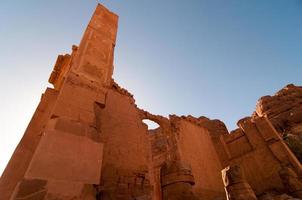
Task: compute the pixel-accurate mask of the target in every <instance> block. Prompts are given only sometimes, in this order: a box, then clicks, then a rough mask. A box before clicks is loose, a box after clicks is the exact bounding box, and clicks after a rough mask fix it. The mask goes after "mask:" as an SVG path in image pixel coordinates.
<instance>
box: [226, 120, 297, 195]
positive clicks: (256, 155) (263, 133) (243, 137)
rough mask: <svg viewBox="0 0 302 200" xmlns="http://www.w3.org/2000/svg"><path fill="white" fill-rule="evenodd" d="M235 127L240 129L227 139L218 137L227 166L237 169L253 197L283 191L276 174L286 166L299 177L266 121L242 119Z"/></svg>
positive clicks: (289, 153)
mask: <svg viewBox="0 0 302 200" xmlns="http://www.w3.org/2000/svg"><path fill="white" fill-rule="evenodd" d="M238 125H239V127H240V128H239V129H237V130H235V131H233V132H232V133H231V134H230V135H222V136H221V137H222V140H221V146H222V147H224V148H225V150H226V152H227V153H228V157H229V165H239V166H241V168H242V170H243V172H244V174H245V176H246V180H247V182H248V183H249V184H250V185H251V187H252V189H253V190H254V191H255V193H256V195H260V194H262V193H263V192H265V191H269V190H276V191H284V185H283V183H282V180H281V178H280V176H279V171H280V170H281V169H282V167H283V166H285V165H286V166H290V167H292V168H293V169H294V170H295V172H296V173H297V174H301V166H300V164H299V162H298V160H297V159H296V157H295V156H294V155H293V154H292V152H291V151H290V150H289V148H288V147H287V146H286V144H285V143H284V142H283V140H282V138H281V137H280V136H279V134H278V133H277V132H276V130H275V129H274V128H273V126H272V125H271V123H270V122H269V121H268V120H267V119H266V118H264V117H263V118H258V119H257V120H256V121H253V120H252V119H251V118H245V119H242V120H240V121H239V122H238Z"/></svg>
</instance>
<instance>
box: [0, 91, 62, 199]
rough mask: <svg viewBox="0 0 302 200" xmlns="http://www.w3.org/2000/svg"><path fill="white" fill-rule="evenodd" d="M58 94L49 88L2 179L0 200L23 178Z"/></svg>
mask: <svg viewBox="0 0 302 200" xmlns="http://www.w3.org/2000/svg"><path fill="white" fill-rule="evenodd" d="M57 96H58V92H57V91H56V90H53V89H51V88H47V89H46V91H45V93H44V94H43V95H42V98H41V101H40V103H39V105H38V107H37V109H36V111H35V113H34V115H33V117H32V119H31V121H30V123H29V125H28V127H27V129H26V131H25V133H24V135H23V137H22V139H21V141H20V142H19V144H18V146H17V148H16V149H15V151H14V153H13V155H12V158H11V159H10V161H9V163H8V164H7V166H6V168H5V170H4V172H3V174H2V176H1V179H0V194H1V195H0V199H1V200H7V199H9V197H10V196H11V194H12V193H13V190H14V188H15V187H16V186H17V184H18V182H19V181H20V180H21V179H22V178H23V176H24V174H25V172H26V169H27V168H28V165H29V163H30V161H31V159H32V156H33V154H34V152H35V150H36V148H37V145H38V144H39V142H40V139H41V136H42V133H43V131H44V128H45V125H46V123H47V121H48V118H49V117H50V114H51V110H52V108H53V106H54V103H55V101H56V99H57Z"/></svg>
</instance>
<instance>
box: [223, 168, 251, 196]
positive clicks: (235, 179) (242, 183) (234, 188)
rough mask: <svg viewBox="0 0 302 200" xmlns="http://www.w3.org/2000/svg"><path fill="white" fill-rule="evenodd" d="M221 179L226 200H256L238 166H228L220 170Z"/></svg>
mask: <svg viewBox="0 0 302 200" xmlns="http://www.w3.org/2000/svg"><path fill="white" fill-rule="evenodd" d="M222 179H223V183H224V186H225V192H226V196H227V199H228V200H257V197H256V195H255V193H254V191H253V189H252V188H251V186H250V185H249V184H248V182H247V181H246V179H245V177H244V174H243V172H242V170H241V168H240V166H238V165H234V166H228V167H226V168H225V169H223V170H222Z"/></svg>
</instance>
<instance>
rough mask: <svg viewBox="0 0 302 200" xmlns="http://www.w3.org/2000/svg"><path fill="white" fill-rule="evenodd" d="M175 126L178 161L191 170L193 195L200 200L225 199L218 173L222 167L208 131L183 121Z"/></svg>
mask: <svg viewBox="0 0 302 200" xmlns="http://www.w3.org/2000/svg"><path fill="white" fill-rule="evenodd" d="M176 126H177V128H178V131H177V132H176V133H175V134H176V135H177V137H176V138H177V145H178V148H179V152H180V159H181V160H182V161H183V162H185V163H188V164H189V165H190V166H191V168H192V174H193V176H194V180H195V185H194V186H193V191H194V192H195V194H196V195H197V196H200V198H201V199H217V198H218V197H220V198H222V197H225V194H224V188H223V183H222V179H221V173H220V171H221V169H222V166H221V164H220V161H219V158H218V155H217V153H216V151H215V148H214V145H213V142H212V140H211V137H210V135H209V131H208V130H207V129H205V128H203V127H200V126H198V125H196V124H194V123H192V122H189V121H187V120H184V119H181V120H179V121H178V122H176Z"/></svg>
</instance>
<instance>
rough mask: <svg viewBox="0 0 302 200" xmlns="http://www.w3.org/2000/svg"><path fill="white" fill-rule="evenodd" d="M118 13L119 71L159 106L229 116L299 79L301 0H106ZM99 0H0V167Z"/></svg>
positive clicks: (122, 80)
mask: <svg viewBox="0 0 302 200" xmlns="http://www.w3.org/2000/svg"><path fill="white" fill-rule="evenodd" d="M100 2H101V3H103V4H105V6H107V7H108V8H109V9H111V10H112V11H114V12H115V13H117V14H118V15H119V16H120V20H119V30H118V41H117V46H116V54H115V71H114V78H115V80H116V81H117V82H118V83H119V84H120V85H121V86H123V87H125V88H127V89H128V90H129V91H130V92H131V93H133V94H134V95H135V98H136V102H137V104H138V106H139V107H141V108H143V109H146V110H148V111H150V112H152V113H155V114H162V115H168V114H170V113H175V114H178V115H183V114H184V115H187V114H192V115H193V116H201V115H203V116H207V117H210V118H218V119H221V120H223V121H224V122H225V123H226V125H227V127H228V128H229V129H230V130H231V129H234V128H235V127H236V125H235V124H236V122H237V120H239V119H240V118H242V117H244V116H247V115H250V114H251V113H252V112H253V111H254V108H255V104H256V101H257V99H258V98H259V97H261V96H263V95H267V94H273V93H275V92H276V91H277V90H279V89H281V88H282V87H283V86H285V85H286V84H288V83H294V84H297V85H302V79H301V75H302V54H301V53H302V40H301V37H302V0H253V1H250V0H183V1H178V0H148V1H147V0H127V1H121V0H106V1H100ZM96 3H97V1H95V0H81V1H80V0H51V1H41V0H40V1H38V0H36V1H34V0H26V1H12V0H1V2H0V45H1V46H0V80H1V84H0V130H1V133H0V174H1V171H2V170H3V168H4V167H5V165H6V162H7V161H8V159H9V158H10V156H11V153H12V152H13V150H14V148H15V146H16V145H17V143H18V142H19V140H20V138H21V136H22V135H23V132H24V130H25V128H26V126H27V124H28V123H29V121H30V118H31V116H32V114H33V112H34V110H35V108H36V106H37V104H38V102H39V99H40V96H41V93H42V92H43V91H44V90H45V88H46V87H47V86H49V85H48V84H47V80H48V77H49V75H50V72H51V70H52V68H53V64H54V62H55V60H56V57H57V55H58V54H62V53H68V52H70V49H71V45H72V44H78V43H79V41H80V39H81V36H82V34H83V31H84V29H85V27H86V25H87V23H88V21H89V19H90V17H91V15H92V13H93V11H94V8H95V6H96Z"/></svg>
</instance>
